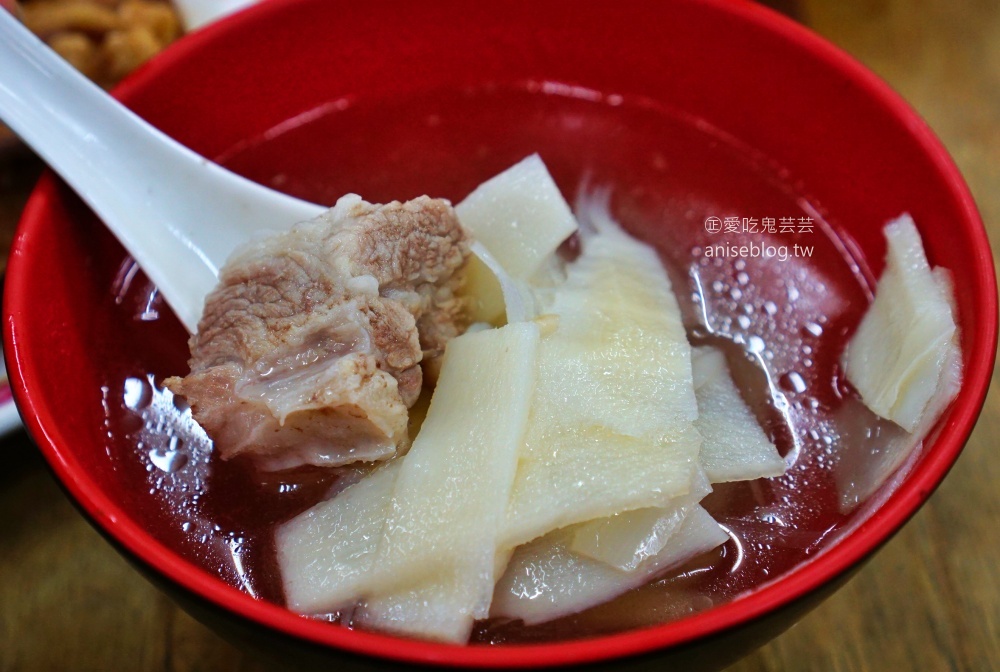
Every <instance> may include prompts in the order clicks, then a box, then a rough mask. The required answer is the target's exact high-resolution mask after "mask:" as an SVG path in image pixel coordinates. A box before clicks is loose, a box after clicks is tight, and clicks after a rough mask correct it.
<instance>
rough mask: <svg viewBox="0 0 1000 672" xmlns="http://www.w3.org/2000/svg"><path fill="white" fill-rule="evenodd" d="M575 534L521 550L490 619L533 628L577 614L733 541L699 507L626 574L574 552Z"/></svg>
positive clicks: (498, 589)
mask: <svg viewBox="0 0 1000 672" xmlns="http://www.w3.org/2000/svg"><path fill="white" fill-rule="evenodd" d="M572 534H573V530H572V529H569V530H559V531H557V532H553V533H552V534H549V535H547V536H545V537H542V538H541V539H538V540H536V541H534V542H532V543H530V544H528V545H526V546H522V547H521V548H519V549H517V551H516V552H515V553H514V556H513V557H512V558H511V561H510V563H509V564H508V565H507V571H506V572H505V573H504V575H503V577H502V578H501V579H500V581H499V582H497V587H496V593H495V594H494V597H493V607H492V609H491V611H490V614H491V616H497V617H506V618H512V619H521V620H523V621H524V622H525V623H527V624H528V625H532V624H535V623H544V622H546V621H551V620H553V619H556V618H560V617H562V616H567V615H569V614H574V613H577V612H579V611H583V610H584V609H589V608H590V607H594V606H596V605H598V604H602V603H604V602H607V601H608V600H611V599H613V598H615V597H617V596H618V595H621V594H622V593H624V592H626V591H629V590H632V589H633V588H638V587H639V586H641V585H643V584H645V583H646V582H647V581H649V580H650V579H652V578H654V577H655V576H657V575H659V574H662V573H663V572H665V571H667V570H669V569H671V568H674V567H677V566H679V565H681V564H683V563H685V562H687V561H688V560H690V559H691V558H694V557H696V556H698V555H701V554H702V553H705V552H707V551H710V550H712V549H713V548H715V547H717V546H719V545H721V544H723V543H725V542H726V540H727V539H728V538H729V537H728V535H727V534H726V533H725V532H724V531H723V530H722V528H721V527H719V524H718V523H716V522H715V520H713V519H712V517H711V516H710V515H709V514H708V512H707V511H705V509H703V508H702V507H700V506H695V507H694V508H693V509H692V510H691V511H690V513H688V515H687V516H686V517H685V519H684V522H683V523H682V524H681V525H680V527H679V528H678V529H677V531H676V532H675V533H674V534H673V535H672V536H671V538H670V543H668V544H667V545H666V546H665V547H664V548H663V550H662V551H660V553H659V554H657V555H655V556H653V557H652V558H649V559H648V560H646V562H643V563H642V564H640V565H639V567H638V568H637V569H635V570H633V571H631V572H624V571H622V570H620V569H616V568H614V567H611V566H610V565H607V564H605V563H603V562H599V561H597V560H593V559H591V558H588V557H585V556H582V555H579V554H576V553H573V552H572V551H570V550H569V548H568V546H569V543H570V541H571V537H572Z"/></svg>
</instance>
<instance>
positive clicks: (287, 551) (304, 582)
mask: <svg viewBox="0 0 1000 672" xmlns="http://www.w3.org/2000/svg"><path fill="white" fill-rule="evenodd" d="M401 464H402V461H401V460H394V461H392V462H389V463H388V464H387V465H385V466H384V467H381V468H379V469H376V470H375V471H374V472H372V473H371V474H370V475H368V476H366V477H365V478H363V479H361V480H360V481H358V482H357V483H355V484H354V485H351V486H350V487H348V488H346V489H345V490H344V491H343V492H341V493H340V494H338V495H337V496H336V497H334V498H333V499H329V500H327V501H325V502H321V503H320V504H317V505H316V506H314V507H313V508H311V509H309V510H308V511H306V512H305V513H302V514H300V515H299V516H297V517H296V518H293V519H292V520H290V521H289V522H287V523H285V524H284V525H281V526H280V527H278V529H277V531H276V532H275V546H276V547H277V552H278V566H279V567H280V568H281V577H282V580H283V581H284V587H285V600H286V602H287V603H288V608H289V609H293V610H295V611H298V612H301V613H307V614H308V613H319V612H323V611H336V610H337V609H339V608H341V607H343V606H345V605H347V604H349V603H351V602H352V601H353V600H352V599H351V598H352V596H350V595H349V596H347V597H346V598H344V597H339V598H336V599H330V597H329V594H328V590H327V586H328V585H329V583H330V582H331V581H341V582H345V581H350V580H352V578H353V579H354V580H359V579H360V578H361V577H362V576H363V575H364V574H365V573H366V572H367V571H368V569H369V568H370V567H371V565H372V563H373V561H374V558H375V557H376V556H377V554H378V546H379V540H380V539H381V537H382V527H383V525H384V523H385V518H386V514H387V513H388V509H389V503H390V501H391V499H392V490H393V487H394V485H395V483H396V477H397V476H398V475H399V467H400V465H401Z"/></svg>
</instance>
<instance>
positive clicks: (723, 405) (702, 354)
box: [692, 347, 785, 483]
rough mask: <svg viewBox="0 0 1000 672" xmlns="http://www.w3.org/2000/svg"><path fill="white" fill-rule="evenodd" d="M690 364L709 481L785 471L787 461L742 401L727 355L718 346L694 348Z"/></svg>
mask: <svg viewBox="0 0 1000 672" xmlns="http://www.w3.org/2000/svg"><path fill="white" fill-rule="evenodd" d="M692 365H693V373H694V392H695V396H696V397H697V398H698V420H697V422H695V427H697V428H698V432H699V433H700V434H701V437H702V443H701V455H700V459H701V464H702V466H703V467H704V468H705V472H706V473H707V474H708V478H709V480H710V481H711V482H712V483H725V482H728V481H748V480H753V479H755V478H770V477H772V476H780V475H781V474H783V473H785V461H784V460H783V459H782V457H781V455H780V454H779V453H778V449H777V448H775V446H774V444H773V443H771V441H770V440H769V439H768V438H767V435H766V434H764V430H763V429H761V427H760V424H759V423H758V422H757V418H755V417H754V414H753V412H752V411H751V410H750V409H749V408H748V407H747V405H746V402H744V401H743V397H742V396H741V395H740V391H739V390H738V389H737V388H736V384H735V383H734V382H733V379H732V377H731V376H730V375H729V367H728V366H727V365H726V358H725V356H724V355H723V354H722V353H721V352H720V351H719V350H717V349H715V348H711V347H702V348H695V349H694V355H693V357H692Z"/></svg>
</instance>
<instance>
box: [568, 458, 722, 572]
mask: <svg viewBox="0 0 1000 672" xmlns="http://www.w3.org/2000/svg"><path fill="white" fill-rule="evenodd" d="M710 492H712V486H711V485H710V484H709V482H708V477H707V476H706V475H705V472H704V471H703V470H702V469H700V468H699V469H697V470H696V471H695V477H694V480H693V481H692V483H691V492H689V493H688V494H686V495H682V496H681V497H677V498H675V499H674V500H672V501H671V502H670V504H669V505H668V506H665V507H653V508H648V509H638V510H636V511H626V512H625V513H619V514H616V515H614V516H608V517H607V518H598V519H596V520H591V521H589V522H586V523H581V524H580V525H577V526H576V527H575V528H574V533H573V538H572V540H571V541H570V545H569V549H570V550H571V551H573V552H574V553H577V554H579V555H584V556H587V557H588V558H593V559H594V560H600V561H601V562H603V563H605V564H608V565H611V566H612V567H617V568H618V569H620V570H622V571H626V572H630V571H632V570H634V569H635V568H636V567H638V566H639V565H641V564H642V563H643V562H645V561H646V560H647V559H648V558H651V557H653V556H654V555H656V554H657V553H659V552H660V551H662V550H663V548H664V547H665V546H666V545H667V542H668V541H669V540H670V537H671V536H672V535H673V534H674V532H676V531H677V528H678V527H679V526H680V525H681V523H682V522H684V518H685V517H686V516H687V514H688V513H689V512H690V511H691V510H692V509H693V508H694V507H695V506H697V505H698V502H700V501H701V500H702V499H703V498H704V497H705V496H707V495H708V494H709V493H710Z"/></svg>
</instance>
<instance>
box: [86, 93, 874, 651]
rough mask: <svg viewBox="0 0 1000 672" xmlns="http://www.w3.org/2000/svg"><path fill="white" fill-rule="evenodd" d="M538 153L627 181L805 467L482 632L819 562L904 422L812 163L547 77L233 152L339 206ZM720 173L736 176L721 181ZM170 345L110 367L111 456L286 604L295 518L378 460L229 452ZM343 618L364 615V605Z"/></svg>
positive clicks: (665, 614)
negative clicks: (874, 359)
mask: <svg viewBox="0 0 1000 672" xmlns="http://www.w3.org/2000/svg"><path fill="white" fill-rule="evenodd" d="M470 138H474V140H470ZM536 151H537V152H539V153H540V154H541V155H542V157H543V158H544V159H545V162H546V163H547V165H548V166H549V168H550V169H551V171H552V173H553V175H554V177H555V178H556V180H557V182H558V183H559V184H560V186H561V187H562V190H563V193H564V194H566V196H567V198H568V200H569V201H570V202H573V195H574V193H575V192H576V191H577V190H578V189H579V186H580V185H581V184H589V185H601V186H604V185H607V186H609V187H610V188H611V189H612V210H613V213H614V214H615V216H616V217H617V218H618V219H619V221H621V222H622V224H623V225H624V226H625V227H626V228H627V229H628V230H629V231H630V232H631V233H632V234H633V235H635V236H636V237H638V238H639V239H641V240H643V241H645V242H648V243H649V244H651V245H652V246H654V248H655V249H656V250H657V251H658V252H659V253H660V256H661V258H662V260H663V262H664V264H665V266H666V268H667V270H668V273H669V274H670V276H671V279H672V281H673V286H674V291H675V293H676V295H677V297H678V300H679V301H680V304H681V308H682V311H683V313H684V321H685V326H686V328H687V330H688V335H689V339H690V341H691V343H692V344H693V345H713V346H716V347H718V348H720V349H721V350H722V351H723V352H724V353H725V355H726V359H727V362H728V365H729V368H730V370H731V372H732V375H733V378H734V380H735V382H736V383H737V385H738V387H739V388H740V391H741V393H742V395H743V397H744V400H745V401H746V402H747V404H748V405H749V406H750V408H751V409H752V410H753V412H754V414H755V415H756V417H757V418H758V420H759V421H760V423H761V425H762V426H763V427H764V429H765V431H766V433H767V434H768V435H769V437H770V438H771V439H772V440H773V441H774V442H775V444H776V445H777V446H778V449H779V451H780V452H781V454H782V455H783V456H784V458H785V460H786V463H787V464H788V470H787V472H786V473H785V474H784V475H783V476H780V477H777V478H774V479H769V480H758V481H751V482H743V483H731V484H724V483H723V484H717V485H715V486H714V492H713V493H712V494H711V495H709V497H708V498H706V499H705V500H704V501H703V505H704V506H705V508H706V509H708V511H709V512H710V513H711V514H712V515H713V516H714V517H715V518H716V519H717V520H718V521H719V522H720V523H721V524H722V526H723V527H724V528H725V530H726V532H727V533H728V534H729V536H730V539H729V541H728V542H727V543H726V544H725V545H724V546H722V547H720V548H719V549H717V550H715V551H712V552H710V553H708V554H705V555H703V556H700V557H698V558H696V559H694V560H692V561H691V562H689V563H687V564H686V565H684V566H683V567H680V568H677V569H675V570H671V571H669V572H668V573H667V574H666V575H663V576H661V577H659V578H657V579H656V580H655V581H653V582H651V583H649V584H647V585H645V586H643V587H641V588H638V589H636V590H633V591H630V592H629V593H626V594H625V595H622V596H621V597H619V598H617V599H615V600H613V601H612V602H609V603H606V604H604V605H601V606H598V607H595V608H592V609H589V610H587V611H585V612H582V613H578V614H575V615H572V616H568V617H564V618H562V619H559V620H556V621H552V622H549V623H545V624H541V625H534V626H524V625H523V624H522V623H520V622H503V621H501V620H499V619H491V620H489V621H482V622H480V623H479V624H478V625H477V627H476V629H475V631H474V633H473V638H472V641H473V642H476V643H505V642H526V641H545V640H550V639H558V638H568V637H581V636H587V635H594V634H600V633H609V632H615V631H621V630H626V629H629V628H634V627H641V626H644V625H651V624H655V623H661V622H663V621H668V620H673V619H676V618H680V617H683V616H685V615H687V614H690V613H693V612H697V611H701V610H704V609H706V608H709V607H711V606H713V605H716V604H719V603H720V602H723V601H726V600H729V599H732V598H734V597H736V596H738V595H740V594H741V593H744V592H746V591H748V590H751V589H753V588H754V587H756V586H759V585H761V584H763V583H766V582H768V581H770V580H772V579H774V578H776V577H777V576H779V575H781V574H783V573H785V572H787V571H789V570H790V569H791V568H793V567H795V566H796V565H798V564H800V563H801V562H803V561H805V560H808V559H809V558H811V557H814V556H815V555H816V554H817V553H818V552H820V550H822V549H823V548H825V547H826V546H827V545H828V544H829V543H830V542H831V541H832V540H834V539H835V538H837V536H838V535H839V534H840V532H841V531H842V530H843V529H844V527H845V526H846V525H847V524H848V523H850V522H851V521H852V516H851V515H850V514H844V513H842V512H841V509H840V507H839V495H838V490H837V480H836V472H835V467H836V465H837V463H838V460H840V457H841V455H842V454H844V451H845V450H846V449H848V448H849V449H850V455H851V460H852V463H851V465H850V468H851V469H859V470H861V469H865V468H866V466H867V465H868V464H869V460H868V459H867V457H866V456H867V455H869V454H871V453H872V451H873V450H874V449H875V448H876V446H877V443H878V441H879V440H881V438H884V434H885V433H886V432H889V431H892V430H891V425H890V423H887V422H885V421H878V420H877V418H876V417H875V416H874V415H873V414H871V412H870V411H868V410H867V409H866V408H865V407H864V406H863V405H862V404H860V403H859V402H858V401H857V400H856V399H855V398H854V397H853V396H851V395H850V394H848V393H847V390H846V387H845V385H844V383H843V382H842V380H841V379H840V376H841V374H840V372H839V369H838V366H837V359H838V357H839V355H840V353H841V351H842V349H843V345H844V342H845V335H846V332H847V329H848V327H849V326H850V325H854V324H856V323H857V322H858V320H859V319H860V316H861V314H862V313H863V312H864V310H865V308H866V307H867V305H868V303H869V301H870V297H871V290H870V287H871V285H872V283H871V274H870V273H869V272H868V271H867V268H866V267H865V266H864V263H863V260H861V259H858V258H855V257H854V256H852V255H851V254H850V250H851V249H853V248H852V244H851V241H849V240H845V239H843V238H842V237H840V236H839V235H838V234H837V232H836V229H835V228H834V226H833V225H832V224H831V223H830V222H831V221H833V220H835V214H836V213H825V212H823V211H822V209H821V208H820V207H819V206H818V205H817V204H815V203H811V202H810V200H809V199H808V196H807V194H806V193H805V186H804V185H801V184H797V183H796V182H795V179H794V176H791V175H788V174H787V172H785V171H782V170H781V168H780V167H778V166H773V165H770V164H769V162H768V161H767V159H766V157H764V156H761V155H759V154H758V153H755V152H754V151H752V150H750V149H748V148H746V147H742V146H740V145H739V144H738V143H737V142H735V141H733V140H732V139H730V138H727V137H726V136H725V135H724V134H722V133H720V132H717V131H715V130H713V129H712V128H710V127H708V126H707V125H706V124H704V123H703V122H700V121H699V120H696V119H690V118H687V117H684V116H682V115H678V114H674V113H673V112H671V111H669V110H663V109H655V108H653V107H651V106H649V105H647V104H645V102H644V101H641V100H630V99H628V98H622V97H621V96H602V95H599V94H597V93H595V92H589V91H585V90H579V89H573V88H570V87H556V86H553V85H543V84H538V85H536V84H530V85H524V86H519V87H511V88H501V87H498V88H491V89H487V90H477V91H459V92H437V93H435V94H433V95H420V96H414V97H411V98H409V99H404V100H399V101H394V102H387V101H353V100H346V101H340V102H339V103H338V104H331V105H329V106H328V107H327V108H324V109H323V110H321V111H319V112H318V113H315V114H307V115H303V117H302V118H300V119H299V120H293V121H291V122H287V123H285V124H282V125H281V126H280V127H278V128H276V129H274V130H273V131H272V132H269V133H265V134H263V135H262V136H261V137H259V138H254V139H252V140H250V141H248V142H245V143H242V144H241V145H239V146H238V147H235V148H233V149H232V150H231V151H230V152H228V153H227V154H226V156H224V157H223V160H224V163H226V164H227V165H228V166H229V167H231V168H233V169H235V170H236V171H237V172H241V173H243V174H245V175H247V176H248V177H251V178H253V179H256V180H258V181H260V182H262V183H264V184H268V185H271V186H275V187H277V188H280V189H282V190H285V191H288V192H290V193H292V194H294V195H296V196H300V197H303V198H306V199H310V200H313V201H317V202H322V203H332V202H333V201H334V200H335V199H336V198H337V197H339V196H340V195H342V194H344V193H350V192H355V193H359V194H361V195H362V196H363V197H364V198H366V199H368V200H370V201H373V202H387V201H390V200H396V199H398V200H403V199H408V198H413V197H415V196H418V195H421V194H424V193H427V194H430V195H431V196H443V197H447V198H450V199H452V200H453V201H458V200H459V199H461V198H462V197H463V196H465V194H467V193H468V192H469V191H470V190H471V189H472V188H473V187H475V186H476V185H477V184H479V183H480V182H481V181H482V180H483V179H484V178H486V177H489V176H491V175H493V174H495V173H496V172H498V171H499V170H500V169H502V168H505V167H506V166H508V165H510V164H512V163H514V162H516V161H517V160H519V159H521V158H523V157H524V156H526V155H528V154H531V153H533V152H536ZM717 183H725V184H727V185H735V188H732V189H731V190H729V191H727V192H726V193H719V191H718V189H717V188H716V187H715V185H716V184H717ZM711 218H717V219H718V227H716V226H715V221H714V220H712V222H711V223H710V222H709V220H710V219H711ZM772 220H773V221H772ZM772 225H773V226H772ZM769 249H771V250H774V252H773V253H771V254H770V256H769V253H768V252H767V250H769ZM779 250H785V256H784V257H782V256H780V255H779V252H778V251H779ZM731 253H732V254H731ZM126 275H128V282H120V283H118V286H117V287H116V288H115V292H116V294H117V296H116V303H117V304H118V305H119V309H121V310H126V311H130V314H134V315H135V316H136V321H137V327H136V328H137V333H140V332H141V329H142V325H141V322H143V321H147V322H148V321H149V320H151V319H152V320H155V319H156V312H155V309H156V306H157V304H158V302H159V299H158V297H157V296H156V294H155V289H154V288H152V287H151V286H150V285H149V283H147V282H145V281H141V282H140V281H134V280H135V278H134V277H133V276H134V275H135V273H134V272H133V273H131V274H126ZM120 277H124V276H120ZM139 279H141V276H140V278H139ZM162 308H163V307H162V306H160V309H161V311H162ZM156 345H157V347H162V348H165V349H168V350H169V351H170V352H171V359H173V361H174V362H175V363H176V364H177V366H176V368H174V369H173V371H170V372H167V371H156V372H150V371H146V370H144V369H143V368H142V365H141V363H140V362H136V363H135V369H134V370H132V371H123V372H109V373H108V379H107V381H106V387H105V399H106V409H107V423H106V424H107V429H108V432H109V437H110V438H111V439H112V440H111V441H110V442H109V451H108V452H109V459H110V460H112V461H113V462H114V463H115V465H116V467H117V471H118V473H119V474H120V479H121V487H122V488H127V489H128V490H129V491H130V493H131V494H130V497H131V498H133V500H136V501H138V500H140V499H146V500H150V499H151V500H153V501H156V502H158V506H155V507H154V506H142V507H138V506H137V507H135V508H136V510H137V511H141V512H144V515H146V516H148V520H146V521H145V523H146V525H147V527H149V528H150V529H151V530H153V531H154V532H155V534H156V535H157V536H158V537H159V538H160V539H161V541H163V542H164V543H165V544H166V545H168V546H169V547H171V548H174V549H176V550H177V551H178V552H179V553H181V554H182V555H184V556H185V557H187V558H188V559H189V560H191V561H192V562H194V563H196V564H198V565H199V566H202V567H204V568H205V569H206V570H207V571H209V572H210V573H212V574H215V575H218V576H220V577H221V578H222V579H223V580H225V581H226V582H228V583H230V584H232V585H234V586H236V587H237V588H239V589H241V590H244V591H246V592H247V593H249V594H251V595H254V596H257V597H260V598H262V599H266V600H270V601H273V602H277V603H279V604H281V603H283V596H282V591H281V579H280V576H279V573H278V569H277V565H276V558H275V549H274V541H273V530H274V527H275V525H277V524H278V523H281V522H283V521H286V520H289V519H290V518H292V517H293V516H295V515H297V514H298V513H300V512H302V511H304V510H305V509H307V508H308V507H310V506H311V505H313V504H314V503H316V502H317V501H320V500H322V499H324V498H326V497H328V496H329V495H330V493H331V492H334V491H336V490H338V489H340V488H342V487H344V486H345V484H347V483H350V482H353V480H356V479H357V477H358V470H357V469H342V470H329V469H320V468H315V467H303V468H299V469H296V470H293V471H287V472H278V473H263V472H257V471H256V470H255V468H254V467H253V465H252V464H250V463H249V462H248V461H244V460H241V459H234V460H232V461H227V462H224V461H221V460H219V459H217V458H216V457H215V456H213V455H212V451H211V444H210V441H209V439H208V437H207V436H206V435H205V434H204V432H203V431H202V430H201V428H200V427H198V425H197V424H196V423H195V422H194V421H193V420H192V418H191V414H190V410H189V409H188V408H186V407H185V405H184V404H183V403H175V402H174V399H173V396H172V395H171V393H170V392H169V391H166V390H164V389H163V388H162V387H161V386H160V385H159V383H160V382H162V375H163V374H165V373H173V372H177V371H185V370H186V367H185V366H184V365H183V362H184V361H185V359H186V357H187V345H186V343H185V342H184V341H183V339H182V338H178V339H177V342H170V343H157V344H156ZM140 483H144V484H145V486H144V487H143V486H140V485H139V484H140ZM330 620H340V621H342V622H349V621H350V614H343V615H340V614H333V615H330Z"/></svg>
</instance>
